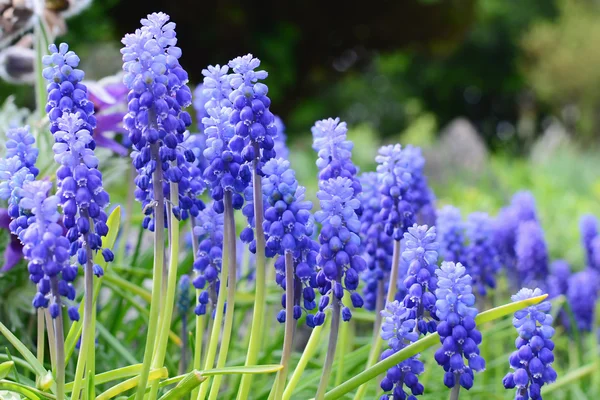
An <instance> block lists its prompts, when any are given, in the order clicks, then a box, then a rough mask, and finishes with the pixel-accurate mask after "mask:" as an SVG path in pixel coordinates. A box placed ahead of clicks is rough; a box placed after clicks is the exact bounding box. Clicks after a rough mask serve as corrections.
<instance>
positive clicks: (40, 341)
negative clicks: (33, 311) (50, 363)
mask: <svg viewBox="0 0 600 400" xmlns="http://www.w3.org/2000/svg"><path fill="white" fill-rule="evenodd" d="M45 330H46V324H44V310H43V309H41V308H38V310H37V349H36V350H37V353H36V356H37V360H38V361H39V363H40V364H44V347H45V335H44V332H45Z"/></svg>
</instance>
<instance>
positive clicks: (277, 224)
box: [262, 158, 319, 324]
mask: <svg viewBox="0 0 600 400" xmlns="http://www.w3.org/2000/svg"><path fill="white" fill-rule="evenodd" d="M263 172H264V174H265V178H264V180H263V182H262V185H263V186H262V191H263V194H264V196H265V198H266V202H265V204H266V211H265V221H264V223H263V228H264V230H265V234H266V236H267V238H268V239H267V247H268V248H269V250H270V251H271V252H272V253H274V254H279V255H280V257H279V258H278V259H277V260H276V261H275V270H276V272H277V275H276V276H275V279H276V281H277V284H278V285H279V286H281V287H282V288H283V289H286V287H285V285H286V283H285V257H284V256H285V253H286V252H291V253H292V254H293V259H294V282H295V285H294V287H295V290H296V292H298V291H300V290H302V291H301V292H300V293H295V298H294V318H295V319H298V318H300V316H301V315H302V309H305V310H306V311H310V310H313V309H314V308H315V307H316V302H315V291H314V289H315V288H316V275H317V273H316V264H317V252H318V251H319V245H318V244H317V243H316V242H315V241H314V240H313V239H312V236H313V232H314V221H313V217H312V214H311V213H310V210H311V209H312V203H311V202H310V201H307V200H305V199H304V192H305V189H304V187H303V186H299V185H298V181H297V180H296V176H295V172H294V170H293V169H291V168H290V162H289V161H287V160H284V159H283V158H277V159H271V160H269V161H267V162H266V164H265V165H264V166H263ZM284 296H285V295H284ZM301 301H302V304H301V303H300V302H301ZM281 303H282V304H283V305H284V308H285V297H283V298H282V301H281ZM277 319H278V320H279V322H285V311H283V310H282V311H280V313H279V315H278V317H277ZM311 320H312V316H311V317H309V318H308V320H307V321H308V323H309V324H311V322H312V321H311Z"/></svg>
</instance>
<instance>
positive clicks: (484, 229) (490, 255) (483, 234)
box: [465, 212, 500, 296]
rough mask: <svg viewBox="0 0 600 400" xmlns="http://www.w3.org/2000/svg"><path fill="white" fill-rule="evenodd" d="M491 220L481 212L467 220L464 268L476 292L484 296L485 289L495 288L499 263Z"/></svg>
mask: <svg viewBox="0 0 600 400" xmlns="http://www.w3.org/2000/svg"><path fill="white" fill-rule="evenodd" d="M493 235H494V228H493V225H492V219H491V218H490V217H489V216H488V215H487V214H486V213H483V212H475V213H472V214H470V215H469V217H468V218H467V237H468V239H469V245H468V246H467V251H466V253H467V254H466V260H465V261H466V267H467V269H468V271H469V274H470V275H471V277H472V278H473V283H474V284H475V285H477V291H478V293H479V294H480V295H481V296H485V295H486V293H487V288H492V289H493V288H495V287H496V274H497V273H498V271H499V270H500V261H499V258H498V253H497V251H496V247H495V246H494V239H493Z"/></svg>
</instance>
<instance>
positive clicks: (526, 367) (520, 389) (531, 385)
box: [503, 288, 556, 400]
mask: <svg viewBox="0 0 600 400" xmlns="http://www.w3.org/2000/svg"><path fill="white" fill-rule="evenodd" d="M541 295H542V291H541V290H540V289H535V290H531V289H527V288H524V289H521V290H520V291H519V292H518V293H517V294H516V295H514V296H512V300H513V301H520V300H526V299H530V298H532V297H537V296H541ZM550 308H551V304H550V302H549V301H543V302H541V303H539V304H537V305H533V306H529V307H527V308H526V309H524V310H519V311H517V312H516V313H515V316H514V318H513V325H514V326H515V328H517V332H518V333H519V337H518V338H517V340H516V342H515V345H516V347H517V350H516V351H514V352H513V353H512V354H511V356H510V358H509V362H510V366H511V368H512V369H514V372H510V373H508V374H507V375H506V376H505V377H504V380H503V383H504V387H505V388H507V389H513V388H515V387H516V388H517V393H516V395H515V399H517V400H525V399H532V400H540V399H541V398H542V395H541V388H542V386H543V385H545V384H547V383H550V382H554V381H555V380H556V372H555V371H554V369H553V368H552V366H551V365H552V362H553V361H554V354H552V350H553V349H554V343H553V342H552V335H554V328H552V316H551V315H550V314H548V312H549V311H550Z"/></svg>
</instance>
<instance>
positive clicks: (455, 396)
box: [450, 376, 460, 400]
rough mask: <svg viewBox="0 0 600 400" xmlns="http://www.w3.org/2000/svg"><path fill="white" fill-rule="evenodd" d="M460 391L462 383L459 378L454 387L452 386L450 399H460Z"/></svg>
mask: <svg viewBox="0 0 600 400" xmlns="http://www.w3.org/2000/svg"><path fill="white" fill-rule="evenodd" d="M456 378H458V376H456ZM459 393H460V384H459V383H458V380H457V381H456V383H455V384H454V387H453V388H452V391H451V392H450V400H458V395H459Z"/></svg>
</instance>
